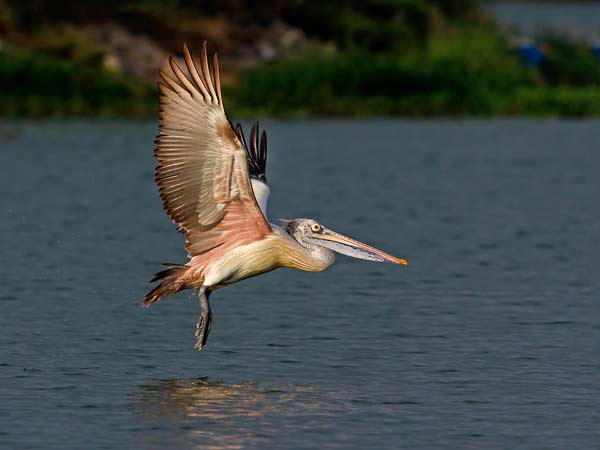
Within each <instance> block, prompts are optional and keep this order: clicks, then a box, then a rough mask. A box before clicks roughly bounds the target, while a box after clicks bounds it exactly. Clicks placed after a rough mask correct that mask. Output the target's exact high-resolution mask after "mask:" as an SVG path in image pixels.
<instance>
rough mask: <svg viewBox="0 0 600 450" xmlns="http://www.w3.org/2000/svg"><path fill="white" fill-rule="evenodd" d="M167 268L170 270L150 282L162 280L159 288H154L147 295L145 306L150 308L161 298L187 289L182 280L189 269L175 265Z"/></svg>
mask: <svg viewBox="0 0 600 450" xmlns="http://www.w3.org/2000/svg"><path fill="white" fill-rule="evenodd" d="M163 265H167V264H163ZM167 266H168V267H170V268H169V269H166V270H162V271H160V272H158V273H156V274H155V275H154V278H152V280H151V281H150V282H151V283H153V282H155V281H159V280H162V281H161V283H160V284H159V285H158V286H156V287H154V289H152V290H151V291H150V292H148V293H147V294H146V296H145V297H144V300H143V304H144V306H149V305H150V304H151V303H155V302H157V301H159V300H160V299H161V298H163V297H167V296H169V295H172V294H174V293H176V292H179V291H180V290H182V289H184V288H185V284H184V282H183V280H182V278H183V275H184V274H185V272H186V271H187V270H188V269H189V267H188V266H183V265H175V264H168V265H167Z"/></svg>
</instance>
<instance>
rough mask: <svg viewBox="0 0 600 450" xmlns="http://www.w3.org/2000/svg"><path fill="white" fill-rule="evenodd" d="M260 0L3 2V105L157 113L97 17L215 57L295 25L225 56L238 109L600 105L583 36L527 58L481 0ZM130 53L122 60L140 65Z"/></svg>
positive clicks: (293, 112)
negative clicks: (267, 53)
mask: <svg viewBox="0 0 600 450" xmlns="http://www.w3.org/2000/svg"><path fill="white" fill-rule="evenodd" d="M261 5H262V6H260V7H256V6H255V4H254V2H249V1H245V0H242V1H237V0H236V1H229V0H225V1H223V0H205V1H203V2H197V3H193V2H181V1H179V0H126V1H120V2H117V1H115V2H111V1H106V0H103V1H100V0H88V1H87V2H79V3H77V2H76V3H75V4H72V5H71V6H70V7H68V8H66V7H65V6H64V2H61V1H59V0H36V1H35V2H19V1H17V0H0V33H1V34H2V35H3V36H5V37H6V42H8V43H9V44H8V45H7V44H6V43H5V44H4V48H3V47H2V41H0V116H38V117H39V116H79V115H87V116H91V115H101V116H116V115H118V116H136V117H148V116H154V115H155V114H156V110H157V106H158V105H157V104H158V101H157V100H158V99H157V92H156V89H154V88H153V87H152V86H150V85H149V83H150V82H151V80H152V73H154V72H153V71H154V66H151V67H150V69H151V70H150V75H149V76H148V75H145V78H143V79H142V78H139V77H140V76H141V75H139V72H140V71H138V72H131V71H130V72H128V71H127V70H128V68H124V64H118V63H117V64H115V63H114V58H113V59H111V56H114V55H115V48H114V45H115V44H114V41H113V44H111V45H113V47H112V48H110V46H109V45H108V44H107V43H106V42H103V40H102V38H98V35H97V34H94V30H96V31H97V30H98V28H99V26H97V25H94V24H98V23H102V22H107V23H111V24H117V25H118V26H119V27H121V29H125V30H129V31H130V32H131V33H132V35H137V34H143V35H145V36H147V37H151V38H152V42H153V43H154V44H156V47H157V48H158V49H159V50H158V52H159V53H158V54H159V55H163V54H164V53H160V52H164V51H165V50H166V51H170V52H174V51H177V50H178V49H179V46H180V45H181V43H182V42H185V41H187V42H191V43H196V44H197V43H198V42H200V41H201V40H203V39H204V38H209V39H211V40H212V44H213V48H214V47H215V46H216V47H219V50H220V54H221V55H223V54H225V55H234V54H235V52H234V49H238V48H240V47H243V46H244V45H246V47H243V48H242V50H243V51H241V52H240V54H246V55H248V54H251V53H252V51H254V50H253V49H255V47H252V45H254V44H251V45H250V44H248V42H250V41H252V42H258V41H260V40H261V39H271V41H270V42H271V43H273V42H276V41H277V39H278V36H283V35H275V36H276V37H275V38H274V37H273V36H274V35H273V34H272V33H273V32H274V31H273V30H274V29H276V28H277V26H279V27H280V29H281V27H282V25H281V24H284V25H283V29H284V31H285V30H289V29H293V30H295V32H296V34H295V35H296V36H297V35H298V34H299V35H300V36H301V38H300V44H299V45H298V44H294V45H291V46H289V47H287V48H286V49H283V50H282V49H278V50H277V53H276V55H277V57H276V58H275V60H274V61H272V62H270V63H267V62H265V60H259V59H255V61H254V64H250V65H249V67H250V69H248V68H247V67H248V65H244V64H240V65H237V66H236V62H235V61H234V60H232V59H230V60H229V62H228V63H227V62H225V63H224V64H223V67H224V68H225V70H226V71H229V73H228V75H229V76H224V77H223V79H224V80H225V81H229V83H230V84H229V85H226V86H224V92H225V94H226V102H227V107H228V110H229V111H230V112H231V113H232V114H235V115H236V116H239V115H241V116H257V115H260V116H264V115H267V116H295V117H298V116H300V117H307V116H313V115H318V116H330V115H335V116H388V115H400V116H416V117H424V116H440V115H442V116H464V115H474V116H489V115H502V116H504V115H522V114H524V115H535V116H540V115H541V116H548V115H550V116H588V115H600V90H599V89H598V85H599V83H600V60H598V59H597V58H596V57H594V56H593V54H592V53H591V51H590V49H589V48H588V47H587V46H586V44H585V43H580V42H575V41H572V40H568V39H566V38H564V37H561V36H555V35H548V36H542V37H541V39H540V40H539V45H540V48H541V49H542V50H543V52H544V59H543V62H542V64H541V65H540V66H539V67H536V68H533V67H527V66H525V65H524V64H523V63H522V62H521V61H520V58H519V55H518V54H517V53H516V51H515V50H514V49H513V48H511V46H510V45H509V42H508V37H507V36H505V35H504V34H503V33H502V32H501V31H500V30H499V29H498V28H497V27H496V26H495V25H494V24H493V23H491V22H490V21H489V19H488V18H486V17H485V15H484V14H483V13H482V12H481V10H480V8H479V2H478V1H476V0H331V1H328V2H309V1H299V2H298V1H295V2H289V1H285V0H269V1H266V2H262V3H261ZM90 24H91V27H89V28H86V26H87V25H90ZM277 24H279V25H277ZM94 26H96V28H94ZM19 30H30V31H28V32H27V33H23V32H21V31H19ZM270 33H271V34H270ZM269 36H270V37H269ZM119 39H120V38H119ZM127 39H130V38H127ZM129 42H130V43H129V44H127V45H126V46H127V47H128V48H133V49H136V48H138V47H137V44H135V43H134V44H131V42H132V41H129ZM136 42H137V41H136ZM120 45H123V44H120ZM149 47H150V50H152V48H151V47H152V45H150V46H149ZM149 47H148V46H147V48H146V50H148V48H149ZM140 52H141V53H143V54H147V52H146V53H144V51H143V50H140ZM244 52H245V53H244ZM130 56H131V54H128V56H126V57H123V55H121V56H120V58H121V61H123V60H125V61H128V60H129V59H132V60H134V61H135V62H133V63H130V64H129V67H132V66H135V67H138V68H139V65H138V64H137V59H135V55H134V57H133V58H130ZM158 60H161V59H160V56H159V57H158ZM111 61H113V62H112V63H111ZM108 69H111V70H112V71H111V70H108ZM117 71H121V72H120V73H116V72H117ZM127 73H129V75H127ZM144 73H146V74H147V73H148V72H144ZM136 76H137V77H138V78H134V77H136Z"/></svg>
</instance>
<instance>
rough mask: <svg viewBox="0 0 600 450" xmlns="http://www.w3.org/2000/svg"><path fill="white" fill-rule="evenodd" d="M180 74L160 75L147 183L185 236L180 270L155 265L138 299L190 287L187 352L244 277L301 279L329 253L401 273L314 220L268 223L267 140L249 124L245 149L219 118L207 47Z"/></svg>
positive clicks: (176, 69)
mask: <svg viewBox="0 0 600 450" xmlns="http://www.w3.org/2000/svg"><path fill="white" fill-rule="evenodd" d="M183 55H184V59H185V70H186V72H187V73H185V72H184V70H183V69H182V68H181V67H180V66H179V65H178V64H177V62H176V61H175V59H174V58H173V57H171V58H170V59H169V63H170V66H171V70H172V74H168V73H166V72H165V71H163V70H161V71H160V77H161V80H160V81H159V83H158V86H159V89H160V113H159V119H160V132H159V134H158V136H157V138H156V141H155V144H156V149H155V152H154V154H155V156H156V159H157V160H158V166H157V168H156V176H155V179H156V183H157V185H158V190H159V192H160V198H161V200H162V204H163V208H164V209H165V211H166V212H167V214H168V215H169V217H170V218H171V219H172V220H173V222H175V224H176V225H177V226H178V227H179V230H180V231H181V232H183V233H185V238H186V241H185V247H186V250H187V253H188V256H189V261H188V262H187V263H186V264H182V265H180V264H163V266H166V267H168V268H167V269H166V270H163V271H162V272H159V273H157V274H156V275H155V276H154V279H153V280H152V281H151V282H155V281H160V284H158V285H157V286H156V287H155V288H154V289H152V290H151V291H150V292H149V293H148V294H147V295H146V296H145V297H144V300H143V303H144V305H146V306H148V305H150V304H152V303H155V302H157V301H159V300H160V299H162V298H164V297H166V296H168V295H171V294H174V293H176V292H179V291H181V290H184V289H198V290H199V297H200V305H201V309H202V311H201V314H200V318H199V319H198V323H197V325H196V339H197V341H196V345H195V348H197V349H198V350H201V349H202V348H203V347H204V346H205V345H206V340H207V338H208V334H209V332H210V329H211V322H212V313H211V309H210V303H209V296H210V294H211V292H212V291H214V290H216V289H219V288H221V287H223V286H227V285H228V284H232V283H236V282H238V281H240V280H243V279H245V278H249V277H253V276H255V275H259V274H261V273H265V272H269V271H271V270H273V269H277V268H278V267H291V268H294V269H300V270H305V271H309V272H319V271H322V270H325V269H326V268H327V267H329V266H330V265H331V264H333V262H334V259H335V256H334V252H338V253H342V254H344V255H348V256H352V257H354V258H360V259H367V260H370V261H377V262H389V263H395V264H403V265H406V261H405V260H404V259H398V258H395V257H393V256H391V255H388V254H387V253H384V252H382V251H381V250H377V249H376V248H373V247H370V246H368V245H366V244H363V243H361V242H358V241H355V240H354V239H350V238H349V237H346V236H342V235H341V234H338V233H336V232H334V231H332V230H330V229H329V228H327V227H325V226H323V225H321V224H320V223H319V222H317V221H316V220H313V219H292V220H283V221H282V225H281V226H277V225H274V224H272V223H269V222H268V221H267V219H266V217H267V200H268V197H269V187H268V185H267V179H266V176H265V172H266V170H265V169H266V162H267V138H266V134H265V132H264V131H263V132H262V134H260V138H259V131H258V126H257V124H255V125H254V126H253V127H252V130H251V132H250V140H249V145H248V144H247V143H246V140H245V138H244V134H243V132H242V127H241V126H240V125H239V124H238V125H237V126H235V127H233V125H232V123H231V122H229V120H228V119H227V116H226V115H225V110H224V108H223V98H222V95H221V83H220V76H219V62H218V60H217V55H216V54H215V55H214V58H213V67H212V71H211V69H210V67H209V64H208V58H207V53H206V42H204V45H203V47H202V54H201V55H200V61H199V64H197V63H196V62H195V61H194V59H193V58H192V56H191V54H190V52H189V50H188V48H187V46H185V45H184V47H183Z"/></svg>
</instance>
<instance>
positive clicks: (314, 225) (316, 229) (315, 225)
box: [310, 223, 321, 232]
mask: <svg viewBox="0 0 600 450" xmlns="http://www.w3.org/2000/svg"><path fill="white" fill-rule="evenodd" d="M310 229H311V230H313V231H315V232H316V231H319V230H320V229H321V225H319V224H318V223H313V224H312V225H311V226H310Z"/></svg>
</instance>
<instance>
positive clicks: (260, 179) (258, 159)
mask: <svg viewBox="0 0 600 450" xmlns="http://www.w3.org/2000/svg"><path fill="white" fill-rule="evenodd" d="M235 133H236V134H237V137H238V139H239V140H240V142H241V143H242V144H243V145H244V148H245V149H246V154H247V156H248V171H249V172H250V181H251V182H252V189H253V190H254V196H255V197H256V201H257V202H258V205H259V206H260V209H261V211H262V213H263V215H264V216H265V217H267V202H268V201H269V193H270V190H269V186H268V184H267V133H265V131H264V130H263V132H262V134H261V135H260V145H259V143H258V135H259V132H258V122H255V123H254V125H252V129H251V130H250V146H248V145H247V144H246V138H245V137H244V131H243V130H242V126H241V125H240V124H239V123H238V124H237V125H236V126H235Z"/></svg>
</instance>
